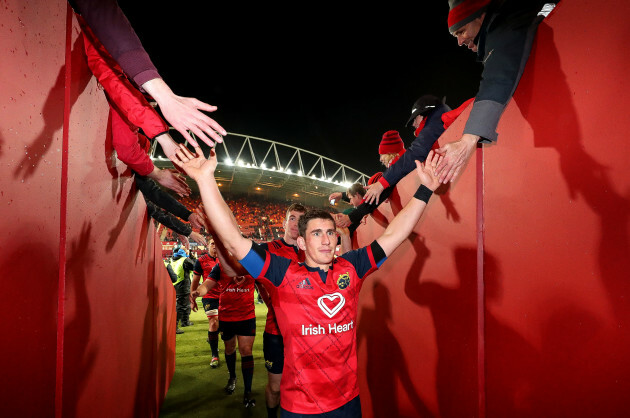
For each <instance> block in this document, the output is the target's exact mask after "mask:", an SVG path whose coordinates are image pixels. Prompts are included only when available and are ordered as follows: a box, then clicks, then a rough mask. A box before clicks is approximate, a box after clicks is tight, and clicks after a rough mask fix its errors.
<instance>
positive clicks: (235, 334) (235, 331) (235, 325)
mask: <svg viewBox="0 0 630 418" xmlns="http://www.w3.org/2000/svg"><path fill="white" fill-rule="evenodd" d="M216 287H220V288H221V296H220V298H219V332H220V333H221V339H222V340H223V344H224V346H225V364H226V366H227V368H228V372H229V378H228V383H227V385H226V386H225V391H226V393H228V394H232V393H234V390H235V389H236V345H237V341H238V351H239V353H240V355H241V372H242V375H243V384H244V389H245V390H244V396H243V404H244V405H245V407H247V408H250V407H253V406H255V405H256V401H255V400H254V399H253V398H252V396H251V392H252V380H253V377H254V356H253V355H252V346H253V345H254V339H255V337H256V310H255V307H254V278H253V277H251V276H249V275H244V276H236V275H235V273H234V272H233V270H232V269H230V268H229V267H226V264H225V263H222V262H219V263H217V264H216V265H215V266H214V267H213V268H212V271H211V272H210V274H209V275H208V280H206V281H204V282H203V284H202V285H201V286H199V287H198V288H197V289H196V290H195V291H194V292H192V294H191V298H193V299H195V298H197V297H199V296H204V295H205V294H206V292H211V291H212V290H213V289H214V288H216Z"/></svg>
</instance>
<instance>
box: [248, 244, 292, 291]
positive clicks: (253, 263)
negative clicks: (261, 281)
mask: <svg viewBox="0 0 630 418" xmlns="http://www.w3.org/2000/svg"><path fill="white" fill-rule="evenodd" d="M264 248H265V247H263V246H262V245H259V244H256V243H252V248H251V249H250V250H249V253H247V255H246V256H245V257H244V258H243V259H242V260H239V261H240V263H241V265H242V266H243V267H245V269H246V270H247V272H248V273H249V274H250V275H251V276H252V277H256V278H261V277H264V278H266V279H267V280H269V281H270V282H271V283H272V284H273V285H274V286H280V284H281V283H282V280H283V279H284V275H285V274H286V272H287V270H288V269H289V265H290V264H291V260H289V259H288V258H284V257H280V256H278V255H275V254H272V253H270V252H269V251H266V250H265V249H264Z"/></svg>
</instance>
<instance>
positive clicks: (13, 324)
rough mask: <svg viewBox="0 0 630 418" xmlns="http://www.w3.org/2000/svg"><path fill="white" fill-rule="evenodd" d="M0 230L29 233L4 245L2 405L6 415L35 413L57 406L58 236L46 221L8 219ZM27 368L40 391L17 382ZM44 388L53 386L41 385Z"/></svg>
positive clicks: (0, 310) (0, 308) (0, 266)
mask: <svg viewBox="0 0 630 418" xmlns="http://www.w3.org/2000/svg"><path fill="white" fill-rule="evenodd" d="M48 232H49V231H48ZM2 233H3V234H7V236H8V237H20V236H24V237H29V238H31V239H29V240H20V239H15V240H11V241H12V245H10V246H8V247H6V248H3V249H2V250H3V252H4V257H3V258H2V263H1V264H0V269H1V271H3V272H4V273H5V274H4V275H3V279H2V293H3V295H4V298H5V300H4V301H3V303H2V304H0V315H1V317H2V333H3V335H4V338H5V343H4V344H2V347H1V348H0V353H1V355H0V370H2V372H1V375H2V380H3V382H4V384H3V387H2V391H0V405H2V406H1V407H0V409H1V410H2V415H3V416H37V415H40V412H41V411H52V410H54V405H55V399H54V398H55V390H54V387H55V364H56V355H57V339H56V336H57V299H58V292H57V286H58V284H59V264H58V261H57V260H58V258H59V254H58V252H59V248H58V247H59V246H58V242H57V241H58V237H57V236H56V235H55V234H50V233H47V226H46V222H45V221H44V222H42V224H39V225H38V224H28V223H23V222H22V223H19V227H17V228H11V227H9V225H7V226H6V227H5V228H3V231H2ZM42 237H45V238H42ZM38 239H39V240H38ZM5 242H9V241H5ZM6 342H8V344H7V343H6ZM25 371H27V372H28V371H30V372H29V373H28V381H29V385H31V387H32V388H38V389H37V396H33V393H32V391H29V390H26V388H25V387H24V385H22V384H19V382H24V379H25ZM9 382H13V384H10V383H9ZM16 382H17V383H18V384H16ZM43 388H51V390H40V389H43Z"/></svg>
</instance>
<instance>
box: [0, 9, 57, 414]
mask: <svg viewBox="0 0 630 418" xmlns="http://www.w3.org/2000/svg"><path fill="white" fill-rule="evenodd" d="M35 3H36V2H32V1H30V2H29V1H17V0H15V1H5V2H3V3H2V5H0V10H1V12H0V33H2V36H0V55H1V56H2V63H1V64H0V72H1V76H0V110H1V111H0V174H1V175H0V207H1V208H2V209H1V213H2V220H1V221H0V222H1V225H2V233H1V234H0V248H1V249H2V251H0V266H1V268H2V272H3V276H2V293H3V295H4V296H3V301H2V303H0V323H2V327H1V330H2V335H3V344H0V375H1V376H2V381H3V384H2V390H0V415H3V416H36V415H40V413H43V412H45V414H44V415H45V416H50V415H52V414H54V409H55V408H54V406H55V404H54V400H55V364H56V361H55V360H56V356H57V353H56V333H57V327H56V315H57V296H58V294H57V285H58V279H59V274H58V273H59V263H58V259H59V258H58V257H59V233H60V231H59V213H60V211H59V198H60V170H59V168H60V163H61V136H62V126H63V106H64V76H65V71H64V51H65V18H66V6H65V4H64V3H63V2H56V1H52V2H39V3H40V4H39V5H38V6H39V7H35V6H36V5H35ZM34 393H36V394H37V396H33V394H34Z"/></svg>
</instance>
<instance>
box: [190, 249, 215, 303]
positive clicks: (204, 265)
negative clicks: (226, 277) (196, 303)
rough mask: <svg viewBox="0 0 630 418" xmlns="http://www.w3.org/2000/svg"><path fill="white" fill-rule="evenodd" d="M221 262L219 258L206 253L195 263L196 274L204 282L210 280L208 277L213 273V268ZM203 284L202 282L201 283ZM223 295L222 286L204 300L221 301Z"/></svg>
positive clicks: (213, 290)
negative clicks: (220, 297)
mask: <svg viewBox="0 0 630 418" xmlns="http://www.w3.org/2000/svg"><path fill="white" fill-rule="evenodd" d="M218 262H219V259H218V258H213V257H210V255H209V254H208V253H205V254H204V255H202V256H201V257H199V258H198V259H197V262H196V263H195V269H194V272H195V273H197V274H198V275H200V276H201V279H202V281H203V280H207V279H208V275H209V274H210V272H211V271H212V268H213V267H214V266H215V265H216V264H217V263H218ZM200 283H201V281H200ZM220 295H221V286H215V287H214V288H212V290H210V291H209V292H208V293H206V294H205V295H204V296H203V299H219V296H220Z"/></svg>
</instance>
